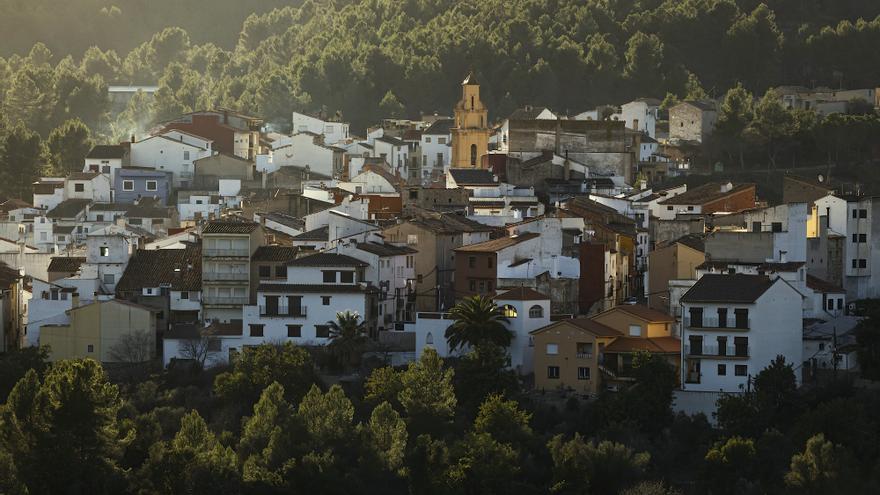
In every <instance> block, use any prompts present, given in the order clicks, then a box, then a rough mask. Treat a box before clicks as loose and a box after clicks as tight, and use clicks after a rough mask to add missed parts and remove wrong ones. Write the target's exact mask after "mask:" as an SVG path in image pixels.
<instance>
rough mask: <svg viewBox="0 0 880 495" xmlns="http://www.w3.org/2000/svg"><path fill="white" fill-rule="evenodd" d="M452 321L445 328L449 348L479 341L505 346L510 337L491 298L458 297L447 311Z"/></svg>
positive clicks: (478, 296) (504, 319)
mask: <svg viewBox="0 0 880 495" xmlns="http://www.w3.org/2000/svg"><path fill="white" fill-rule="evenodd" d="M449 316H450V318H451V319H452V320H454V322H453V323H452V324H451V325H449V328H447V329H446V341H447V342H448V343H449V348H450V349H452V350H455V349H458V348H460V347H463V346H470V347H474V346H477V345H480V344H483V343H488V344H494V345H497V346H501V347H508V346H509V345H510V340H511V339H512V338H513V337H512V334H511V332H510V330H508V329H507V326H506V325H505V324H506V323H507V322H508V319H507V317H506V316H504V313H503V312H502V309H501V308H499V307H498V306H496V305H495V301H493V300H492V299H489V298H488V297H483V296H480V295H477V296H473V297H467V298H464V299H462V300H461V301H460V302H459V303H458V304H456V305H455V306H454V307H453V308H452V309H451V310H450V311H449Z"/></svg>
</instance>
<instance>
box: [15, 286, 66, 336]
mask: <svg viewBox="0 0 880 495" xmlns="http://www.w3.org/2000/svg"><path fill="white" fill-rule="evenodd" d="M62 284H63V281H62V283H60V284H59V283H52V282H46V281H45V280H40V279H38V278H36V277H33V283H32V287H31V294H32V296H31V299H30V301H29V302H28V305H27V321H28V323H27V325H26V327H25V331H24V336H23V337H22V345H25V346H37V345H40V327H41V326H43V325H49V324H65V323H69V322H70V319H69V318H68V316H67V314H66V313H65V312H66V311H67V310H69V309H72V308H73V307H74V299H75V298H76V297H78V294H77V291H76V289H75V288H73V287H68V286H66V285H62Z"/></svg>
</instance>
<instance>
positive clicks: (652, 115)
mask: <svg viewBox="0 0 880 495" xmlns="http://www.w3.org/2000/svg"><path fill="white" fill-rule="evenodd" d="M661 103H662V102H661V101H660V100H658V99H656V98H639V99H637V100H633V101H631V102H629V103H624V104H623V105H621V106H620V120H623V121H624V122H626V124H625V125H626V126H627V127H628V128H630V129H632V130H634V131H640V132H643V133H645V134H647V135H648V136H649V137H650V138H651V140H652V141H653V140H655V139H656V138H657V118H658V114H659V112H660V104H661ZM655 142H656V141H655Z"/></svg>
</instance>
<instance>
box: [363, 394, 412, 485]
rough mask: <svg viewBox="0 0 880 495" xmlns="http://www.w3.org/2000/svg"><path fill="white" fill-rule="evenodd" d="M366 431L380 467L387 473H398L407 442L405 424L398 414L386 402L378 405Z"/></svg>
mask: <svg viewBox="0 0 880 495" xmlns="http://www.w3.org/2000/svg"><path fill="white" fill-rule="evenodd" d="M367 431H368V433H369V438H370V445H371V446H372V448H373V449H374V454H375V455H376V456H377V457H378V458H379V459H380V460H381V463H382V466H383V467H384V468H385V469H387V470H388V471H398V470H399V469H400V468H401V467H402V466H403V458H404V454H405V452H406V440H407V433H406V422H404V421H403V419H401V418H400V414H398V413H397V411H395V410H394V408H393V407H391V404H389V403H387V402H383V403H381V404H379V405H378V406H376V408H375V409H373V413H372V414H371V415H370V422H369V424H368V425H367Z"/></svg>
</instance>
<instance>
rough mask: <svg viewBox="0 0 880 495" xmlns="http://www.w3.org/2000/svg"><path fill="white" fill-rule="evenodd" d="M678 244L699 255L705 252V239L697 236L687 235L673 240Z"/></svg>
mask: <svg viewBox="0 0 880 495" xmlns="http://www.w3.org/2000/svg"><path fill="white" fill-rule="evenodd" d="M675 242H676V243H678V244H683V245H685V246H687V247H689V248H691V249H694V250H697V251H699V252H701V253H704V252H706V238H705V237H704V236H702V235H699V234H687V235H685V236H682V237H679V238H678V239H676V240H675Z"/></svg>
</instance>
